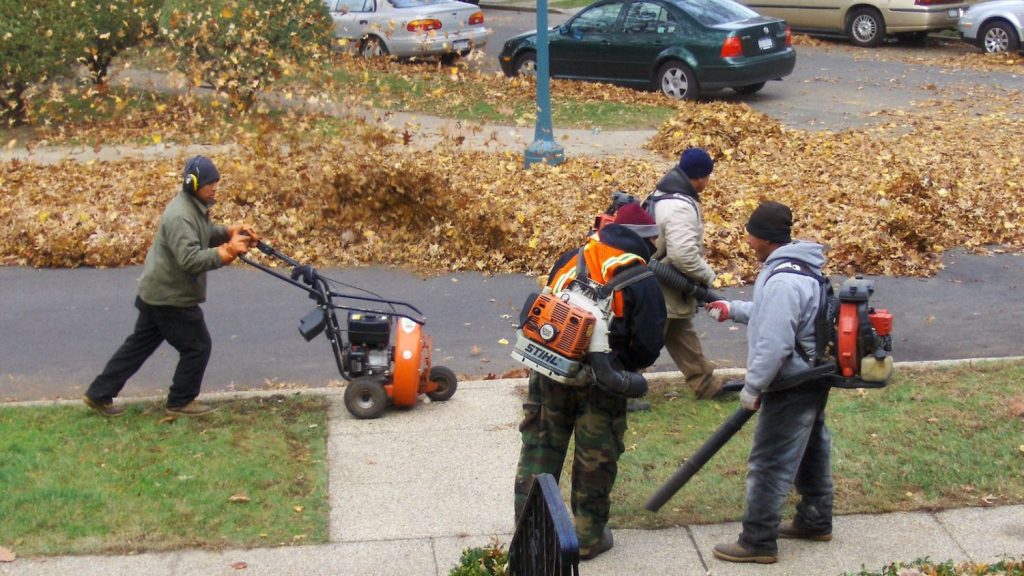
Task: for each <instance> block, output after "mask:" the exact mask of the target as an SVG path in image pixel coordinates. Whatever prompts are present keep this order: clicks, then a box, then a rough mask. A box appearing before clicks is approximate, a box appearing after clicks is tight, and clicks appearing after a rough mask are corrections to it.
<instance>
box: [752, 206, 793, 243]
mask: <svg viewBox="0 0 1024 576" xmlns="http://www.w3.org/2000/svg"><path fill="white" fill-rule="evenodd" d="M792 230H793V212H791V211H790V210H789V206H786V205H785V204H780V203H778V202H771V201H769V202H762V203H761V205H760V206H758V207H757V208H756V209H754V212H753V213H752V214H751V215H750V220H748V221H747V232H750V234H751V236H756V237H758V238H760V239H762V240H767V241H769V242H774V243H776V244H789V243H790V242H792V238H791V237H790V232H791V231H792Z"/></svg>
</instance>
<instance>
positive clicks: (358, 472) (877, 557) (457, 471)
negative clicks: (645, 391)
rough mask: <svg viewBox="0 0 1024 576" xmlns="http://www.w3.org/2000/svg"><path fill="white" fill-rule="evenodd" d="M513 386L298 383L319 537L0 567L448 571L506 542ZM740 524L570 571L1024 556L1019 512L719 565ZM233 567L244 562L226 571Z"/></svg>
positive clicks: (627, 534)
mask: <svg viewBox="0 0 1024 576" xmlns="http://www.w3.org/2000/svg"><path fill="white" fill-rule="evenodd" d="M677 375H678V374H672V373H668V374H657V375H651V377H652V379H655V378H661V377H672V376H677ZM524 390H525V380H487V381H477V382H464V383H460V384H459V390H458V392H457V393H456V394H455V396H454V397H453V398H452V399H451V400H449V401H448V402H435V403H428V404H423V405H420V406H417V407H416V408H415V409H413V410H408V411H389V412H388V413H387V414H386V415H385V416H384V417H382V418H380V419H378V420H356V419H354V418H352V416H350V415H349V413H348V412H347V410H346V409H345V407H344V403H343V400H342V397H341V392H342V390H339V389H320V390H309V391H302V392H301V393H303V394H323V395H327V396H328V397H329V398H330V399H331V403H332V407H331V410H330V417H329V421H330V431H329V432H330V436H329V441H328V457H329V463H330V464H329V470H330V481H329V492H330V508H331V517H330V534H331V543H329V544H325V545H320V546H296V547H284V548H264V549H249V550H225V551H198V550H186V551H180V552H171V553H158V554H140V555H132V556H124V557H116V556H69V557H59V558H41V559H34V558H19V559H17V560H16V561H15V562H13V563H9V564H0V575H5V576H6V575H11V576H26V575H66V574H76V575H93V574H95V575H97V576H110V575H122V574H144V575H145V576H164V575H168V576H170V575H193V574H203V575H218V574H224V575H227V574H240V573H241V574H250V575H256V574H259V575H268V576H269V575H274V576H292V575H294V576H308V575H321V574H322V575H325V576H326V575H359V576H362V575H382V576H383V575H417V576H419V575H422V576H444V575H447V574H448V572H449V571H450V570H451V569H452V568H453V567H454V566H455V565H456V564H457V563H458V560H459V556H460V554H461V552H462V550H464V549H465V548H468V547H471V546H482V545H486V544H488V543H490V542H491V541H492V540H493V539H495V538H496V539H497V540H498V541H500V542H501V543H502V544H504V545H505V546H506V547H507V546H508V543H509V541H510V540H511V531H512V528H513V527H512V516H513V514H512V478H513V476H514V473H515V466H516V461H517V458H518V452H519V441H520V440H519V433H518V430H517V425H518V421H519V415H520V404H521V399H522V394H523V392H524ZM280 393H281V391H275V392H250V393H240V394H241V395H257V394H261V395H271V394H280ZM240 394H221V395H216V394H212V395H206V396H204V397H205V398H208V399H216V398H217V397H221V398H227V397H238V396H239V395H240ZM83 410H84V408H83ZM683 456H684V455H680V457H683ZM737 497H738V498H739V497H741V496H740V495H737ZM739 529H740V527H739V525H738V524H736V523H727V524H718V525H706V526H682V527H676V528H670V529H664V530H616V531H615V548H614V549H613V550H611V551H610V552H608V553H606V554H604V555H602V556H601V557H599V558H597V559H596V560H593V561H590V562H584V563H581V564H580V574H583V575H595V576H613V575H616V576H619V575H633V574H636V575H653V576H658V575H669V574H671V575H677V576H689V575H693V576H697V575H705V574H712V575H718V576H732V575H736V576H740V575H747V574H768V575H790V574H792V575H798V574H799V575H816V574H841V573H843V572H844V571H852V572H857V571H859V570H860V569H861V568H862V567H867V568H869V569H872V570H878V569H879V568H881V566H882V565H883V564H884V563H887V562H891V561H897V560H902V561H910V560H914V559H917V558H923V557H928V558H930V559H932V560H935V561H946V560H956V561H962V560H973V561H995V560H998V559H1000V558H1001V557H1003V556H1004V555H1009V556H1011V557H1021V556H1024V506H1006V507H992V508H968V509H962V510H947V511H943V512H934V513H933V512H915V513H897V514H882V515H855V516H842V517H838V518H836V521H835V539H834V540H833V541H832V542H827V543H810V542H801V541H788V540H782V541H780V559H779V563H778V564H775V565H770V566H762V565H742V564H730V563H726V562H721V561H719V560H717V559H715V558H713V557H712V556H711V553H710V552H711V547H712V546H713V545H714V544H716V543H719V542H724V541H728V540H731V539H734V538H735V537H736V535H737V534H738V533H739ZM240 562H241V563H245V568H244V569H240V568H238V567H233V566H232V565H236V563H240ZM239 566H240V565H239Z"/></svg>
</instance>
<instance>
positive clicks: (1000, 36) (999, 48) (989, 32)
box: [978, 20, 1020, 54]
mask: <svg viewBox="0 0 1024 576" xmlns="http://www.w3.org/2000/svg"><path fill="white" fill-rule="evenodd" d="M1019 46H1020V39H1019V38H1017V32H1016V31H1015V30H1014V29H1013V26H1010V25H1009V24H1007V23H1006V22H1004V21H1002V20H992V21H989V22H986V23H985V25H984V26H982V27H981V30H979V31H978V47H979V48H981V50H982V51H983V52H985V53H986V54H1002V53H1004V52H1016V51H1017V48H1018V47H1019Z"/></svg>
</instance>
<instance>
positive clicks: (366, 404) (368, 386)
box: [345, 376, 388, 420]
mask: <svg viewBox="0 0 1024 576" xmlns="http://www.w3.org/2000/svg"><path fill="white" fill-rule="evenodd" d="M387 407H388V393H387V392H385V391H384V386H382V385H381V383H380V380H377V379H376V378H371V377H369V376H363V377H361V378H356V379H355V380H353V381H351V382H349V383H348V385H347V386H345V408H348V411H349V412H351V413H352V415H353V416H355V417H356V418H359V419H360V420H368V419H371V418H378V417H380V415H381V414H383V413H384V410H386V409H387Z"/></svg>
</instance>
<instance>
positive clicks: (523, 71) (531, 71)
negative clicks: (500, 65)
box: [512, 52, 537, 77]
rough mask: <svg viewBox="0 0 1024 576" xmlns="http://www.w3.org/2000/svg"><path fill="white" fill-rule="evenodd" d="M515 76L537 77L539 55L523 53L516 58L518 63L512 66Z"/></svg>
mask: <svg viewBox="0 0 1024 576" xmlns="http://www.w3.org/2000/svg"><path fill="white" fill-rule="evenodd" d="M512 75H513V76H529V77H535V76H537V53H536V52H523V53H522V54H520V55H519V56H516V63H515V64H513V65H512Z"/></svg>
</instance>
